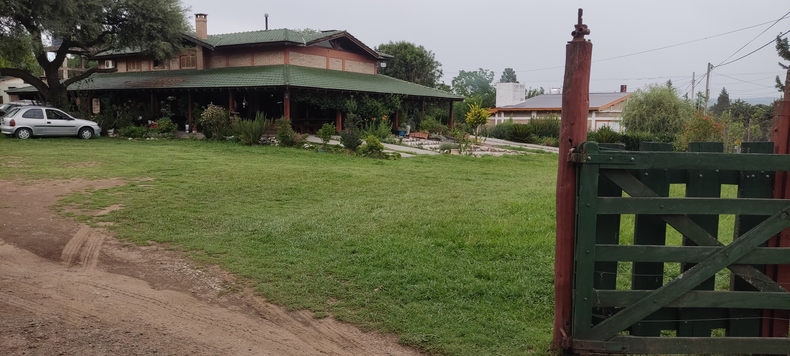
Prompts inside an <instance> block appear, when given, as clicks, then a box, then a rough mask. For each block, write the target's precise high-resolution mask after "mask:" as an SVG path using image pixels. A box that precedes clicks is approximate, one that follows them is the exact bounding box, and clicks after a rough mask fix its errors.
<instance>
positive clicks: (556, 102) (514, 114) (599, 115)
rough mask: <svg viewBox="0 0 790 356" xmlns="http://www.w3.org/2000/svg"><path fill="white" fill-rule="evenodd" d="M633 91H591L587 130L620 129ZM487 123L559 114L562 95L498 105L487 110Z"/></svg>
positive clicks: (523, 121)
mask: <svg viewBox="0 0 790 356" xmlns="http://www.w3.org/2000/svg"><path fill="white" fill-rule="evenodd" d="M631 94H632V93H626V92H618V93H590V111H589V113H590V114H589V116H588V117H587V129H588V130H598V129H599V128H601V127H603V126H609V127H610V128H612V129H613V130H615V131H620V130H621V127H620V121H621V119H622V112H623V106H624V105H625V102H626V100H628V98H629V97H630V96H631ZM490 112H491V117H490V118H489V123H492V124H494V125H497V124H499V123H502V122H505V121H506V120H508V119H510V118H512V119H513V122H516V123H527V122H529V120H531V119H533V118H538V117H547V116H552V115H556V116H558V117H559V116H561V115H562V94H543V95H538V96H536V97H532V98H529V99H527V100H525V101H523V102H520V103H518V104H512V105H501V106H500V103H497V107H496V108H493V109H491V110H490Z"/></svg>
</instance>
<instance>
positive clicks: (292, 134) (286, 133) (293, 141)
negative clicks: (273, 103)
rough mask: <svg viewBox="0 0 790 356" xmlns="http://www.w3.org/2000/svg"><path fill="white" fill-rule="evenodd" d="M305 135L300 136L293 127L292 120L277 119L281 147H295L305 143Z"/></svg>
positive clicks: (278, 140)
mask: <svg viewBox="0 0 790 356" xmlns="http://www.w3.org/2000/svg"><path fill="white" fill-rule="evenodd" d="M304 138H305V137H304V135H300V134H298V133H296V131H294V129H293V128H292V127H291V120H290V119H287V118H284V117H281V118H279V119H277V142H279V144H280V146H286V147H295V146H297V145H299V144H300V143H302V142H303V141H304Z"/></svg>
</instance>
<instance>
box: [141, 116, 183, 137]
mask: <svg viewBox="0 0 790 356" xmlns="http://www.w3.org/2000/svg"><path fill="white" fill-rule="evenodd" d="M176 130H178V125H176V123H174V122H173V121H172V120H170V119H168V118H162V119H159V120H157V121H156V123H155V124H153V125H151V127H150V128H148V132H147V133H146V134H145V136H146V137H151V138H175V137H176Z"/></svg>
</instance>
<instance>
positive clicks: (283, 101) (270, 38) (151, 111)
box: [68, 14, 463, 132]
mask: <svg viewBox="0 0 790 356" xmlns="http://www.w3.org/2000/svg"><path fill="white" fill-rule="evenodd" d="M195 29H196V33H194V34H185V35H184V36H183V37H182V38H183V44H184V46H185V50H183V51H182V53H180V54H179V55H177V56H175V57H174V58H172V59H170V60H164V61H159V60H155V59H153V58H152V57H150V56H146V55H144V54H142V53H140V52H139V51H134V50H119V51H110V52H104V53H100V54H99V55H97V57H96V59H97V60H98V63H99V68H116V69H117V72H115V73H101V74H94V75H92V76H91V77H90V78H88V79H86V80H83V81H81V82H78V83H74V84H72V85H71V86H69V88H68V89H69V91H70V92H71V93H72V94H75V95H78V96H79V97H87V98H88V99H91V100H92V102H93V110H94V112H95V111H96V109H99V110H100V108H99V105H97V100H96V99H97V98H108V97H112V98H116V99H117V98H118V97H122V98H123V100H122V102H124V103H126V102H133V103H134V104H133V105H136V107H137V108H138V109H139V110H142V111H144V112H146V113H147V114H148V115H150V116H151V118H154V117H157V115H159V110H160V109H161V108H162V106H163V105H165V104H166V103H167V102H168V101H170V100H177V104H178V106H180V107H181V108H183V109H184V110H183V111H187V112H183V116H184V118H183V120H182V122H181V124H185V123H190V124H192V123H194V113H193V108H194V107H196V106H198V107H199V106H205V105H207V104H209V103H214V104H217V105H221V106H224V107H226V108H229V109H230V111H231V112H232V113H235V114H238V115H239V116H241V117H252V116H254V114H255V112H257V111H261V112H263V113H264V114H266V116H267V117H268V118H279V117H287V118H290V119H292V122H293V125H294V127H295V128H296V129H297V130H299V131H302V132H315V131H316V130H317V128H319V127H320V126H321V125H322V124H323V123H325V122H335V123H336V125H337V127H338V129H340V128H341V127H342V123H341V120H342V113H341V112H340V111H339V110H330V109H326V108H325V107H324V108H322V107H320V106H319V104H316V102H317V101H319V100H316V99H315V98H316V97H321V96H326V95H327V94H328V93H331V94H334V95H337V94H341V95H346V96H353V95H354V94H366V95H371V96H374V97H375V96H381V95H387V94H397V95H399V96H400V97H401V98H402V99H403V100H411V101H419V102H424V101H438V102H443V103H445V105H446V106H447V108H448V110H449V111H450V118H451V120H452V103H453V102H454V101H460V100H463V98H462V97H459V96H456V95H453V94H450V93H447V92H444V91H440V90H437V89H433V88H429V87H425V86H421V85H417V84H414V83H410V82H406V81H402V80H398V79H394V78H391V77H388V76H384V75H379V74H377V73H378V67H379V65H381V64H382V63H383V62H384V61H386V60H387V59H388V58H391V56H389V55H386V54H383V53H378V52H376V51H374V50H373V49H371V48H370V47H368V46H367V45H365V44H364V43H362V42H361V41H359V40H358V39H356V38H355V37H354V36H352V35H351V34H349V33H348V32H346V31H322V32H318V33H314V34H303V33H301V32H297V31H292V30H288V29H275V30H261V31H251V32H238V33H228V34H217V35H209V34H208V28H207V15H206V14H196V15H195ZM300 99H302V100H300ZM393 114H395V115H394V120H395V121H397V120H398V117H397V113H393ZM193 127H194V126H193ZM395 127H397V122H396V123H395Z"/></svg>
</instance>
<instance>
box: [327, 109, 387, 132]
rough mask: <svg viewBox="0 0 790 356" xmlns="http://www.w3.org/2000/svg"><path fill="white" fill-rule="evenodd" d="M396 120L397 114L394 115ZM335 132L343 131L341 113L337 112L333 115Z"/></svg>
mask: <svg viewBox="0 0 790 356" xmlns="http://www.w3.org/2000/svg"><path fill="white" fill-rule="evenodd" d="M395 115H396V116H395V117H396V120H397V114H395ZM335 130H336V131H337V132H340V131H343V113H342V112H340V110H337V111H336V113H335Z"/></svg>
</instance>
